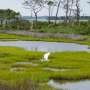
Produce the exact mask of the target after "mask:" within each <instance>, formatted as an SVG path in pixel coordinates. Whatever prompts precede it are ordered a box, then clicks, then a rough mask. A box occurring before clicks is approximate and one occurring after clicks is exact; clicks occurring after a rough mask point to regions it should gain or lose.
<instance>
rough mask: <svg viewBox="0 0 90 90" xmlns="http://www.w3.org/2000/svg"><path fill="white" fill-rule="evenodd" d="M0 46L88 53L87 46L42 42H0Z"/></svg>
mask: <svg viewBox="0 0 90 90" xmlns="http://www.w3.org/2000/svg"><path fill="white" fill-rule="evenodd" d="M0 46H16V47H21V48H24V49H26V50H32V51H44V52H47V51H49V52H55V51H90V49H88V46H87V45H80V44H75V43H61V42H42V41H5V42H4V41H0Z"/></svg>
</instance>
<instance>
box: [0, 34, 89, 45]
mask: <svg viewBox="0 0 90 90" xmlns="http://www.w3.org/2000/svg"><path fill="white" fill-rule="evenodd" d="M83 37H84V38H85V39H90V36H83ZM19 40H21V41H47V42H65V43H79V44H85V45H90V42H89V41H87V40H80V39H69V38H53V37H43V38H39V37H32V36H30V35H15V34H0V41H19Z"/></svg>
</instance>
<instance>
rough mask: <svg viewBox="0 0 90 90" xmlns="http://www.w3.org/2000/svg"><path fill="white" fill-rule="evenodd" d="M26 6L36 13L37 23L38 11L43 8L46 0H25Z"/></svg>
mask: <svg viewBox="0 0 90 90" xmlns="http://www.w3.org/2000/svg"><path fill="white" fill-rule="evenodd" d="M23 4H24V5H25V7H26V8H27V9H30V10H31V11H32V12H33V13H34V15H35V22H36V25H37V17H38V13H39V12H40V11H41V10H42V8H43V7H44V0H24V3H23Z"/></svg>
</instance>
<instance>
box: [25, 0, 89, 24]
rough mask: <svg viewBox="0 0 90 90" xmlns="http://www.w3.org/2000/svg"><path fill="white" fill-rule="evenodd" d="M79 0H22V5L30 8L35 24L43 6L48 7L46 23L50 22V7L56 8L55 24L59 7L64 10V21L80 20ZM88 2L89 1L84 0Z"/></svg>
mask: <svg viewBox="0 0 90 90" xmlns="http://www.w3.org/2000/svg"><path fill="white" fill-rule="evenodd" d="M80 1H81V0H24V3H23V5H24V6H25V8H27V9H30V11H31V12H32V13H34V16H35V18H36V19H35V22H36V24H37V17H38V13H39V12H41V10H42V9H43V8H48V17H49V18H48V23H49V24H50V23H51V21H50V18H51V16H52V13H53V12H52V8H56V13H55V12H54V13H55V24H57V20H58V14H59V15H60V13H61V12H60V8H62V9H63V10H64V14H65V20H64V22H65V23H70V22H77V23H79V20H80V13H81V7H80ZM86 3H87V4H90V2H89V1H88V2H86Z"/></svg>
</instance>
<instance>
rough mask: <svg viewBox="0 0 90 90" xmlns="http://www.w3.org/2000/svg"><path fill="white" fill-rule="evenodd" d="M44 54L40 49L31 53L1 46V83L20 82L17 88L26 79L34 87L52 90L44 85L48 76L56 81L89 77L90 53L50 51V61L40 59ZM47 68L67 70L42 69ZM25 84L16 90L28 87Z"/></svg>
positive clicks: (15, 83) (15, 84) (11, 84)
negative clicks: (14, 69) (13, 69)
mask: <svg viewBox="0 0 90 90" xmlns="http://www.w3.org/2000/svg"><path fill="white" fill-rule="evenodd" d="M43 54H44V53H42V52H31V51H26V50H23V49H20V48H15V47H0V83H3V84H4V85H8V86H13V87H14V86H17V85H19V86H18V88H20V87H22V85H23V82H24V81H25V82H27V83H29V85H31V86H32V87H34V88H41V90H53V89H52V88H50V87H48V86H47V84H46V83H47V82H48V80H49V79H51V78H54V79H59V80H82V79H90V70H89V68H90V53H87V52H58V53H51V55H50V57H49V62H40V60H41V58H42V56H43ZM16 62H32V63H34V64H35V63H37V64H38V66H33V65H31V64H22V65H21V64H18V65H17V64H15V63H16ZM46 67H48V68H55V69H60V70H61V69H66V71H50V70H44V68H46ZM12 68H23V70H22V69H21V70H19V69H18V70H16V71H12V70H11V69H12ZM31 81H32V82H31ZM25 82H24V83H25ZM33 83H34V84H33ZM24 85H26V86H24V87H22V88H23V89H22V88H21V89H19V90H28V89H25V87H28V84H26V83H25V84H24ZM33 85H34V86H33ZM35 85H36V86H35ZM39 86H40V87H39ZM9 90H10V89H9ZM11 90H13V89H11ZM14 90H15V89H14ZM16 90H18V89H16ZM31 90H38V89H31ZM39 90H40V89H39Z"/></svg>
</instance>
